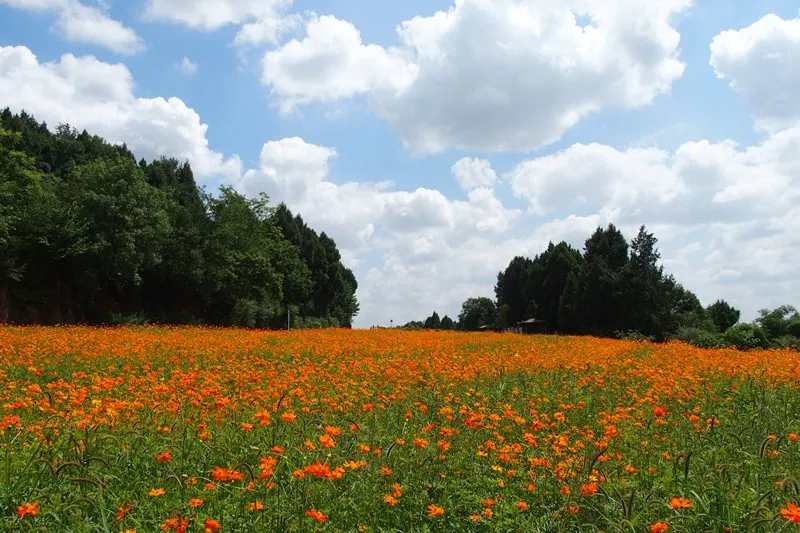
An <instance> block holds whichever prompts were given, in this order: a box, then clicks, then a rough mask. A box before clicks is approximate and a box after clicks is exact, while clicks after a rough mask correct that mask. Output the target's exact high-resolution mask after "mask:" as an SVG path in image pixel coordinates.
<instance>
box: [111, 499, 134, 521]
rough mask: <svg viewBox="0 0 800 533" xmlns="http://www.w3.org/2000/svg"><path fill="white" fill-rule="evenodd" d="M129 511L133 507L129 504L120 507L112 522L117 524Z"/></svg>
mask: <svg viewBox="0 0 800 533" xmlns="http://www.w3.org/2000/svg"><path fill="white" fill-rule="evenodd" d="M131 509H133V505H131V504H129V503H128V504H125V505H120V507H119V509H117V512H116V513H114V520H116V521H117V522H119V521H120V520H122V519H123V518H125V515H127V514H128V513H130V512H131Z"/></svg>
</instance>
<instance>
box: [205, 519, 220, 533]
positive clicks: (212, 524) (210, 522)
mask: <svg viewBox="0 0 800 533" xmlns="http://www.w3.org/2000/svg"><path fill="white" fill-rule="evenodd" d="M203 527H205V533H217V531H219V528H220V525H219V522H217V521H216V520H214V519H213V518H206V521H205V522H203Z"/></svg>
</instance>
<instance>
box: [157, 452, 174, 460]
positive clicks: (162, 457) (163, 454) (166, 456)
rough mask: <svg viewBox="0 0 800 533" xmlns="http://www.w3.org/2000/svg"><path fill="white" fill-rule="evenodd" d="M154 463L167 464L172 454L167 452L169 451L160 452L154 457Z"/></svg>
mask: <svg viewBox="0 0 800 533" xmlns="http://www.w3.org/2000/svg"><path fill="white" fill-rule="evenodd" d="M156 461H158V462H159V463H169V462H170V461H172V454H171V453H170V452H169V450H167V451H164V452H161V453H159V454H158V455H156Z"/></svg>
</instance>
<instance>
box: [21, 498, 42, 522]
mask: <svg viewBox="0 0 800 533" xmlns="http://www.w3.org/2000/svg"><path fill="white" fill-rule="evenodd" d="M37 514H39V503H38V502H34V503H23V504H22V505H20V506H19V507H17V515H19V517H20V518H25V517H26V516H36V515H37Z"/></svg>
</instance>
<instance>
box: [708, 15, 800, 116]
mask: <svg viewBox="0 0 800 533" xmlns="http://www.w3.org/2000/svg"><path fill="white" fill-rule="evenodd" d="M710 62H711V66H713V67H714V71H715V72H716V74H717V77H719V78H721V79H724V80H727V81H728V82H729V83H730V86H731V88H732V89H733V90H735V91H737V92H739V93H741V94H742V96H743V97H744V99H745V101H746V102H747V104H748V106H749V107H750V110H751V112H752V114H753V118H754V119H755V120H756V125H757V126H758V127H759V128H761V129H764V130H768V131H775V130H779V129H782V128H785V127H788V126H792V125H795V124H797V123H798V122H799V121H800V98H798V97H797V95H798V94H800V18H796V19H792V20H783V19H782V18H780V17H778V16H777V15H774V14H770V15H767V16H765V17H763V18H762V19H761V20H759V21H758V22H755V23H754V24H751V25H750V26H748V27H746V28H742V29H740V30H728V31H724V32H722V33H720V34H719V35H717V36H716V37H714V40H713V41H712V42H711V61H710Z"/></svg>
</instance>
